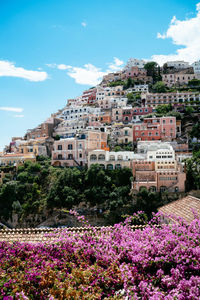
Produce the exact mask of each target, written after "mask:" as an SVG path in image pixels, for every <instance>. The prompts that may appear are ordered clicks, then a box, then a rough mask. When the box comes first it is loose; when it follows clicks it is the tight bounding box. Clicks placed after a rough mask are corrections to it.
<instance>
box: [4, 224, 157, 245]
mask: <svg viewBox="0 0 200 300" xmlns="http://www.w3.org/2000/svg"><path fill="white" fill-rule="evenodd" d="M146 226H147V225H132V226H131V229H132V230H143V229H145V228H146ZM154 227H157V228H160V227H161V225H154ZM114 229H115V227H113V226H102V227H97V226H94V227H66V228H45V229H44V228H19V229H18V228H16V229H1V230H0V242H3V241H5V242H11V243H12V242H16V241H18V242H26V243H40V242H54V241H55V240H56V238H57V237H59V235H60V236H62V233H63V232H65V233H68V234H73V233H77V234H83V233H86V232H88V233H91V234H96V233H97V234H100V233H101V232H102V233H110V232H112V230H114ZM94 232H96V233H94ZM53 233H55V234H56V236H53V235H52V236H51V234H53Z"/></svg>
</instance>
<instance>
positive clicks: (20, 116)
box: [14, 115, 24, 118]
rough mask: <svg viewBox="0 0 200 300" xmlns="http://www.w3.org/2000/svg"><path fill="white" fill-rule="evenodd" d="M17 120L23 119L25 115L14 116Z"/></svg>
mask: <svg viewBox="0 0 200 300" xmlns="http://www.w3.org/2000/svg"><path fill="white" fill-rule="evenodd" d="M14 117H15V118H23V117H24V115H14Z"/></svg>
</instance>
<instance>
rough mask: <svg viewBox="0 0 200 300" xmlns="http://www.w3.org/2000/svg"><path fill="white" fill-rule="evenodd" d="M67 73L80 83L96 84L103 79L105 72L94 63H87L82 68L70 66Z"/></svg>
mask: <svg viewBox="0 0 200 300" xmlns="http://www.w3.org/2000/svg"><path fill="white" fill-rule="evenodd" d="M67 74H68V75H69V76H70V77H72V78H74V79H75V81H76V83H78V84H86V85H96V84H98V83H99V82H100V81H101V79H102V77H103V76H104V75H105V72H102V71H101V69H100V68H97V67H95V66H94V65H92V64H85V65H84V67H82V68H81V67H70V69H69V71H68V73H67Z"/></svg>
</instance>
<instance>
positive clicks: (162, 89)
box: [152, 81, 167, 93]
mask: <svg viewBox="0 0 200 300" xmlns="http://www.w3.org/2000/svg"><path fill="white" fill-rule="evenodd" d="M152 90H153V92H154V93H166V92H167V87H166V85H165V83H164V82H163V81H157V82H156V83H155V84H154V85H153V86H152Z"/></svg>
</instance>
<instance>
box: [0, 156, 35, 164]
mask: <svg viewBox="0 0 200 300" xmlns="http://www.w3.org/2000/svg"><path fill="white" fill-rule="evenodd" d="M25 161H32V162H35V161H36V157H35V155H34V154H33V153H28V154H22V153H7V154H4V155H2V156H0V166H12V165H14V166H18V165H19V164H21V163H25Z"/></svg>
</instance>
